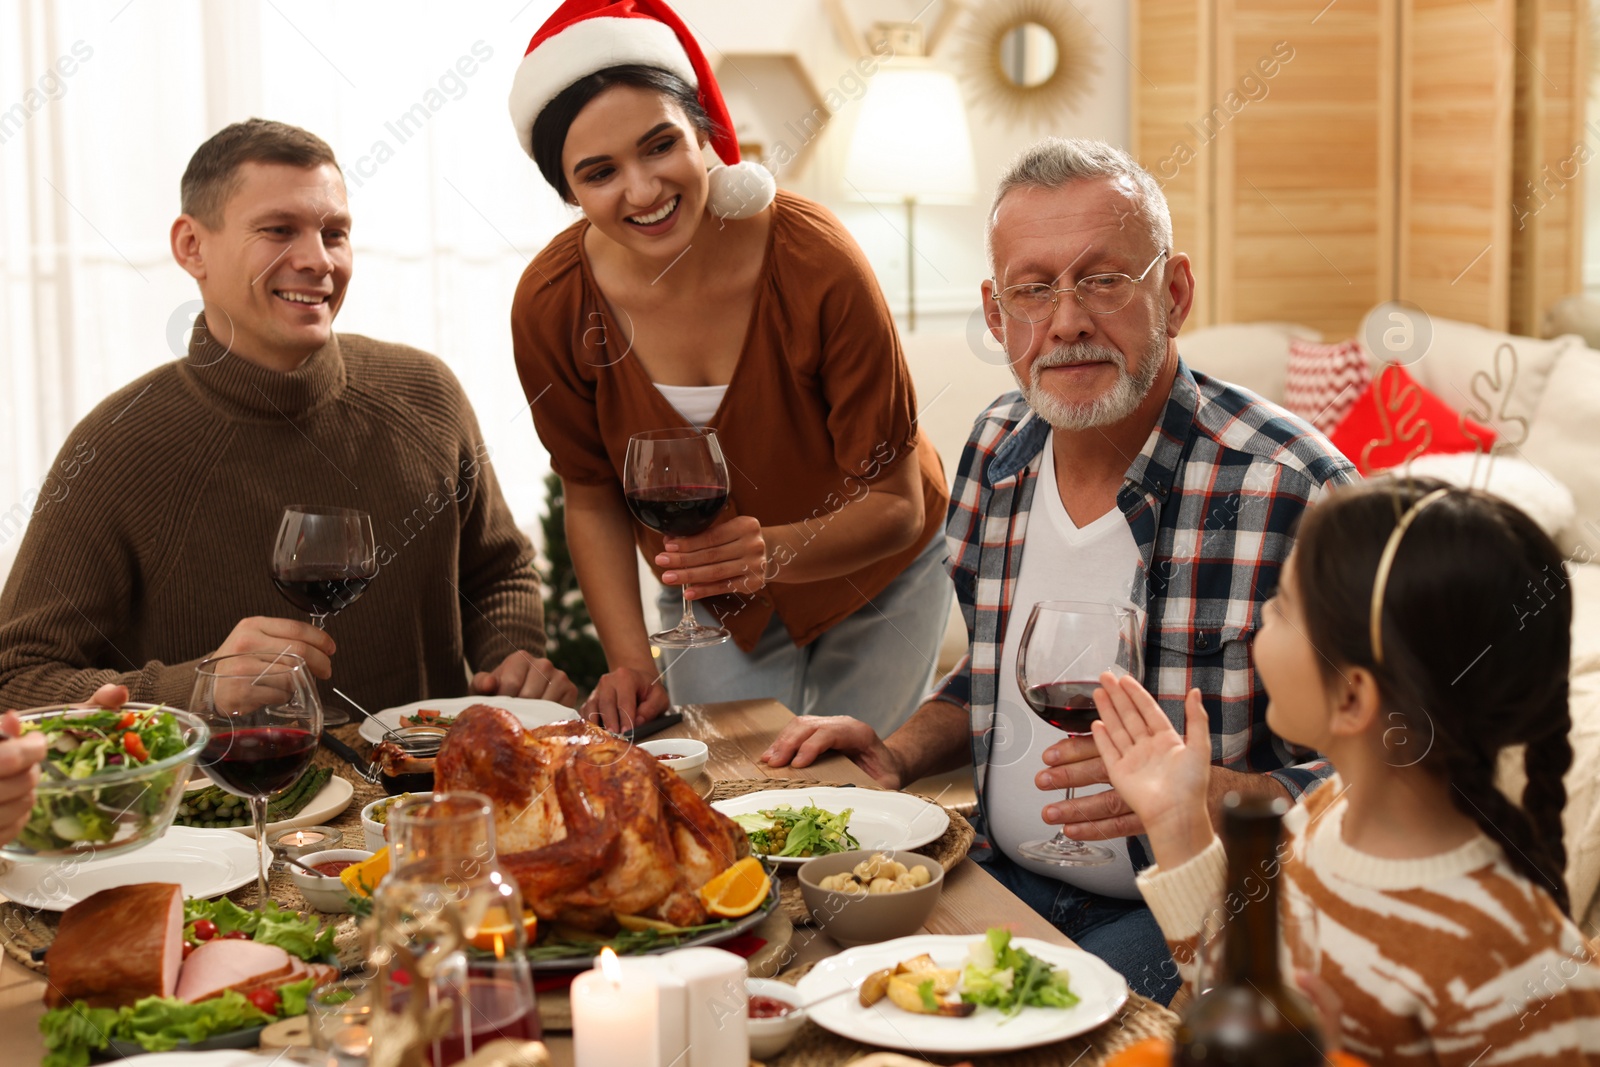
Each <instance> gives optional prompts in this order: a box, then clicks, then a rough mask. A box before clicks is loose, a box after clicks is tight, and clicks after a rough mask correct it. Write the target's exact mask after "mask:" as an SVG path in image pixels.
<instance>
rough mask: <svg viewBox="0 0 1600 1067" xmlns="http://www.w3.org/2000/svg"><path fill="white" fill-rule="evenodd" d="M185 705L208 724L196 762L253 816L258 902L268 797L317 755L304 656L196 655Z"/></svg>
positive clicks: (312, 692)
mask: <svg viewBox="0 0 1600 1067" xmlns="http://www.w3.org/2000/svg"><path fill="white" fill-rule="evenodd" d="M189 711H190V712H191V713H192V714H195V715H198V716H199V717H200V718H201V719H203V720H204V721H205V724H206V725H207V726H209V727H210V728H211V739H210V740H209V741H208V742H206V747H205V748H203V749H201V750H200V756H199V758H198V760H197V762H198V763H199V765H200V767H201V769H202V770H204V771H205V772H206V774H208V775H210V777H211V780H212V781H213V782H215V783H216V784H217V785H218V786H220V787H221V788H223V789H224V790H226V791H227V792H229V793H232V794H233V795H234V796H236V797H243V798H245V799H246V800H248V801H249V802H250V814H251V816H252V817H253V819H254V821H255V828H256V853H257V858H258V859H259V860H260V870H259V871H258V872H257V876H258V878H259V882H258V885H259V887H260V889H261V903H260V904H258V905H257V907H265V906H266V901H267V865H268V863H269V861H270V852H271V850H270V849H268V848H267V832H266V826H267V800H268V798H270V797H271V796H272V795H273V794H274V793H281V792H282V791H283V790H285V789H287V788H289V786H291V785H293V784H294V783H295V782H296V781H298V780H299V778H300V776H301V775H302V774H304V773H305V771H306V768H308V767H310V766H311V758H312V757H313V756H315V755H316V753H317V739H318V738H319V737H320V736H321V735H322V701H321V700H320V699H319V698H318V697H317V687H316V683H315V682H314V681H313V680H312V678H311V671H310V669H309V668H308V667H307V666H306V661H305V660H303V659H301V658H300V657H299V656H297V655H294V654H293V653H291V652H281V653H279V654H277V655H276V656H272V655H267V654H265V653H259V652H241V653H236V654H234V655H231V656H215V657H212V658H211V659H207V660H202V661H201V663H200V666H198V667H196V668H195V681H194V693H193V695H192V696H191V697H190V698H189Z"/></svg>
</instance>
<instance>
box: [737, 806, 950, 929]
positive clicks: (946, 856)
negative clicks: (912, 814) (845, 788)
mask: <svg viewBox="0 0 1600 1067" xmlns="http://www.w3.org/2000/svg"><path fill="white" fill-rule="evenodd" d="M831 784H832V783H828V782H814V781H809V780H806V779H800V778H796V779H774V778H731V779H729V780H728V781H725V782H718V783H717V786H716V788H715V789H713V790H712V791H711V799H712V800H714V801H716V800H731V799H732V798H734V797H742V796H744V795H745V794H746V793H758V792H760V791H762V790H764V789H818V788H821V787H824V786H829V785H831ZM856 788H862V789H865V788H868V787H866V786H857V787H856ZM919 799H921V798H919ZM930 803H931V801H930ZM944 812H945V814H946V815H949V816H950V825H949V827H947V828H946V829H945V832H944V833H943V834H942V835H940V837H939V839H938V840H936V841H931V842H929V843H928V844H926V845H923V846H922V847H920V848H918V849H917V850H916V851H917V852H920V853H921V854H922V855H924V856H929V857H931V858H933V859H936V860H938V861H939V866H941V867H943V868H944V869H945V870H946V871H949V870H950V869H951V868H952V867H954V866H955V865H956V864H958V863H960V862H961V861H962V860H963V859H965V858H966V856H967V849H969V848H971V847H972V841H973V838H975V837H976V836H977V832H976V831H975V830H973V828H972V824H971V823H969V822H968V821H967V820H966V819H965V818H963V817H962V815H961V813H960V812H958V811H952V810H951V809H950V808H945V809H944ZM785 875H786V876H785V877H784V878H783V879H782V883H783V888H782V891H781V893H780V894H779V907H780V908H782V909H783V912H784V914H785V915H787V916H789V919H790V920H791V921H792V922H794V923H795V925H797V926H808V925H810V924H811V921H812V920H811V913H810V912H808V911H807V910H806V902H805V900H804V899H802V898H801V896H800V881H799V879H797V878H795V877H794V876H793V874H792V873H790V872H785Z"/></svg>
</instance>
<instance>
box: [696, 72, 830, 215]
mask: <svg viewBox="0 0 1600 1067" xmlns="http://www.w3.org/2000/svg"><path fill="white" fill-rule="evenodd" d="M716 76H717V84H718V85H720V86H721V87H722V96H723V99H725V100H726V101H727V103H728V113H729V114H730V115H732V116H733V123H734V133H735V134H736V135H737V136H738V138H739V152H740V154H741V155H743V156H744V158H745V159H753V160H756V161H757V162H760V163H764V164H765V165H766V167H767V169H768V170H770V171H772V172H773V173H774V174H775V175H777V176H778V184H779V185H782V184H783V181H784V178H785V176H786V175H789V176H792V175H797V174H799V173H801V172H802V171H803V170H804V168H805V165H806V162H807V160H808V159H809V158H810V156H811V151H812V149H813V147H815V144H816V141H817V138H818V137H819V136H821V134H822V131H823V129H824V128H825V127H826V126H827V124H828V120H829V119H830V118H832V117H833V116H832V112H830V111H829V110H828V105H827V103H826V102H825V101H824V99H823V96H822V93H821V91H820V90H818V88H817V84H816V82H814V81H812V80H811V75H810V73H809V72H808V71H807V70H806V68H805V64H804V63H802V62H801V61H800V57H799V56H797V55H796V54H795V53H793V52H725V53H723V55H722V57H721V58H720V59H719V60H718V62H717V65H716Z"/></svg>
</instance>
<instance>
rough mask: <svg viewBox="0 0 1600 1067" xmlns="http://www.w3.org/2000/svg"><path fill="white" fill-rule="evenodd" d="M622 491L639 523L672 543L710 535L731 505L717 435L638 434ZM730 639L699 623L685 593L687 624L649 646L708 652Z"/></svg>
mask: <svg viewBox="0 0 1600 1067" xmlns="http://www.w3.org/2000/svg"><path fill="white" fill-rule="evenodd" d="M622 491H623V494H624V495H625V496H626V497H627V500H628V509H629V510H630V511H632V512H633V514H634V517H635V518H637V519H638V520H639V521H640V522H642V523H644V524H645V525H646V526H648V527H650V529H652V530H657V531H659V532H660V533H662V534H664V535H666V537H667V538H668V539H671V538H674V537H693V536H694V535H695V534H698V533H705V532H706V531H707V530H709V529H710V528H711V525H712V524H713V523H715V522H716V521H717V515H718V513H719V512H721V511H722V509H723V507H724V506H725V505H726V504H727V503H728V465H727V463H725V462H724V461H723V458H722V446H721V445H719V444H718V443H717V434H716V431H714V430H697V429H694V428H693V427H686V428H684V429H674V430H648V431H646V432H644V433H636V434H634V435H633V436H632V437H630V438H628V456H627V459H626V460H624V462H623V471H622ZM684 588H685V589H687V588H688V587H687V586H685V587H684ZM730 636H731V635H730V634H729V633H728V631H727V630H726V629H724V628H723V627H721V626H702V625H700V623H698V622H696V621H695V617H694V607H693V605H692V604H691V603H690V602H689V597H688V594H687V593H685V595H684V598H683V619H682V620H681V621H680V622H679V623H678V625H677V626H675V627H673V628H672V629H670V630H662V631H661V632H660V633H653V634H651V635H650V641H651V643H653V644H655V645H658V646H660V647H662V648H704V647H705V646H707V645H720V644H721V643H722V642H724V641H726V640H727V639H728V638H729V637H730Z"/></svg>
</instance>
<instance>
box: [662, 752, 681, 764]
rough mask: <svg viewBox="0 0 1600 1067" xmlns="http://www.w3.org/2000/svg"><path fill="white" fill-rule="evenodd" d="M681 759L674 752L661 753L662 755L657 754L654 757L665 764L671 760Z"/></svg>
mask: <svg viewBox="0 0 1600 1067" xmlns="http://www.w3.org/2000/svg"><path fill="white" fill-rule="evenodd" d="M682 758H683V757H682V756H680V755H678V754H677V753H676V752H662V753H660V754H658V755H657V756H656V759H658V760H660V761H661V762H662V763H667V762H670V761H672V760H675V759H682Z"/></svg>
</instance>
